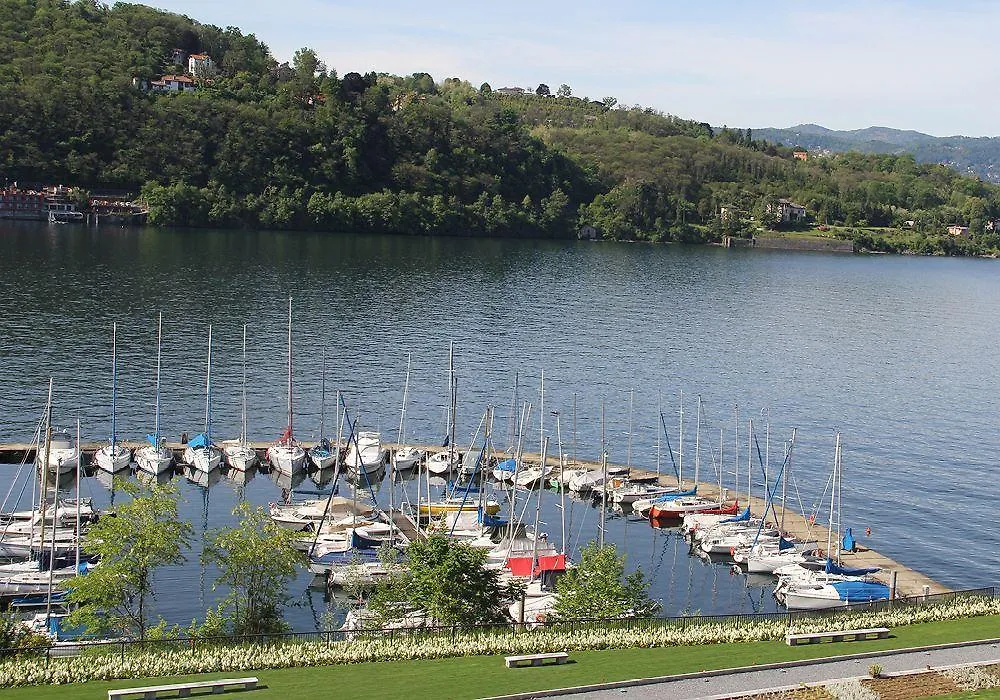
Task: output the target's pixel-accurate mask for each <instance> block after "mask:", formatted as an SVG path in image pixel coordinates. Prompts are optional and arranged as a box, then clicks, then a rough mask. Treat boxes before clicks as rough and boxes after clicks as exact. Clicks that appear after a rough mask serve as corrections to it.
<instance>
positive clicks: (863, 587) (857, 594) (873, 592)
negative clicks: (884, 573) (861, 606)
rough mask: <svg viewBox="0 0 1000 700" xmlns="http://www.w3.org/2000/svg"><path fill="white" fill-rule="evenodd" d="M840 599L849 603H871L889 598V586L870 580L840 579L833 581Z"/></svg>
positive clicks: (832, 584)
mask: <svg viewBox="0 0 1000 700" xmlns="http://www.w3.org/2000/svg"><path fill="white" fill-rule="evenodd" d="M830 585H831V586H833V587H834V589H836V591H837V595H838V596H840V599H841V600H843V601H844V602H847V603H871V602H873V601H876V600H889V587H888V586H886V585H885V584H883V583H873V582H870V581H838V582H836V583H831V584H830Z"/></svg>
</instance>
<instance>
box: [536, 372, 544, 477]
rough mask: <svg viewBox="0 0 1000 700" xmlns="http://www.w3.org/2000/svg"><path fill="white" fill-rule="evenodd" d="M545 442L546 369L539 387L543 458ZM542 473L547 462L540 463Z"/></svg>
mask: <svg viewBox="0 0 1000 700" xmlns="http://www.w3.org/2000/svg"><path fill="white" fill-rule="evenodd" d="M544 442H545V369H544V368H543V369H542V379H541V382H540V383H539V385H538V449H539V457H541V449H542V444H543V443H544ZM539 466H540V467H541V468H542V473H543V474H544V473H545V460H544V459H542V460H541V462H540V463H539Z"/></svg>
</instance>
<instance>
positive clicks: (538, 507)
mask: <svg viewBox="0 0 1000 700" xmlns="http://www.w3.org/2000/svg"><path fill="white" fill-rule="evenodd" d="M548 450H549V439H548V438H543V439H542V454H541V459H542V464H545V458H546V453H547V452H548ZM544 490H545V489H543V488H540V489H538V498H537V499H536V500H535V528H534V532H535V536H534V537H533V538H532V541H531V578H529V579H528V581H529V582H531V581H534V580H535V564H536V563H537V562H538V525H539V523H540V521H541V517H542V491H544Z"/></svg>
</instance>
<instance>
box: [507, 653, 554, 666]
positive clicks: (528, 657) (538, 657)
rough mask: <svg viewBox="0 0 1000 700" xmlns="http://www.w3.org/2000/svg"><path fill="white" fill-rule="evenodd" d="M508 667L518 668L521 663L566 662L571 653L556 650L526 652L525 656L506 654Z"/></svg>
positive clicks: (536, 664)
mask: <svg viewBox="0 0 1000 700" xmlns="http://www.w3.org/2000/svg"><path fill="white" fill-rule="evenodd" d="M503 661H504V663H505V664H507V668H517V667H518V666H521V665H529V666H541V665H542V664H544V663H545V662H546V661H553V662H555V663H557V664H564V663H566V662H567V661H569V654H567V653H566V652H565V651H555V652H552V653H549V654H524V655H523V656H505V657H504V659H503Z"/></svg>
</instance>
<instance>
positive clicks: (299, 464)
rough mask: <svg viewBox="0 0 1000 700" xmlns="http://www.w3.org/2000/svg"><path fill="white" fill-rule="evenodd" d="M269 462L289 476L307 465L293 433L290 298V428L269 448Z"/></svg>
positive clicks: (290, 308)
mask: <svg viewBox="0 0 1000 700" xmlns="http://www.w3.org/2000/svg"><path fill="white" fill-rule="evenodd" d="M267 461H268V462H270V464H271V466H272V467H273V468H274V469H276V470H278V471H279V472H282V473H284V474H287V475H291V474H294V473H295V472H297V471H300V470H301V469H302V468H303V467H304V466H305V464H306V451H305V450H304V449H302V447H301V446H300V445H299V443H298V442H296V440H295V436H294V435H293V433H292V298H291V297H288V426H287V427H286V428H285V432H284V433H282V435H281V437H280V438H278V441H277V442H275V443H274V444H272V445H271V446H270V447H268V448H267Z"/></svg>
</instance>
